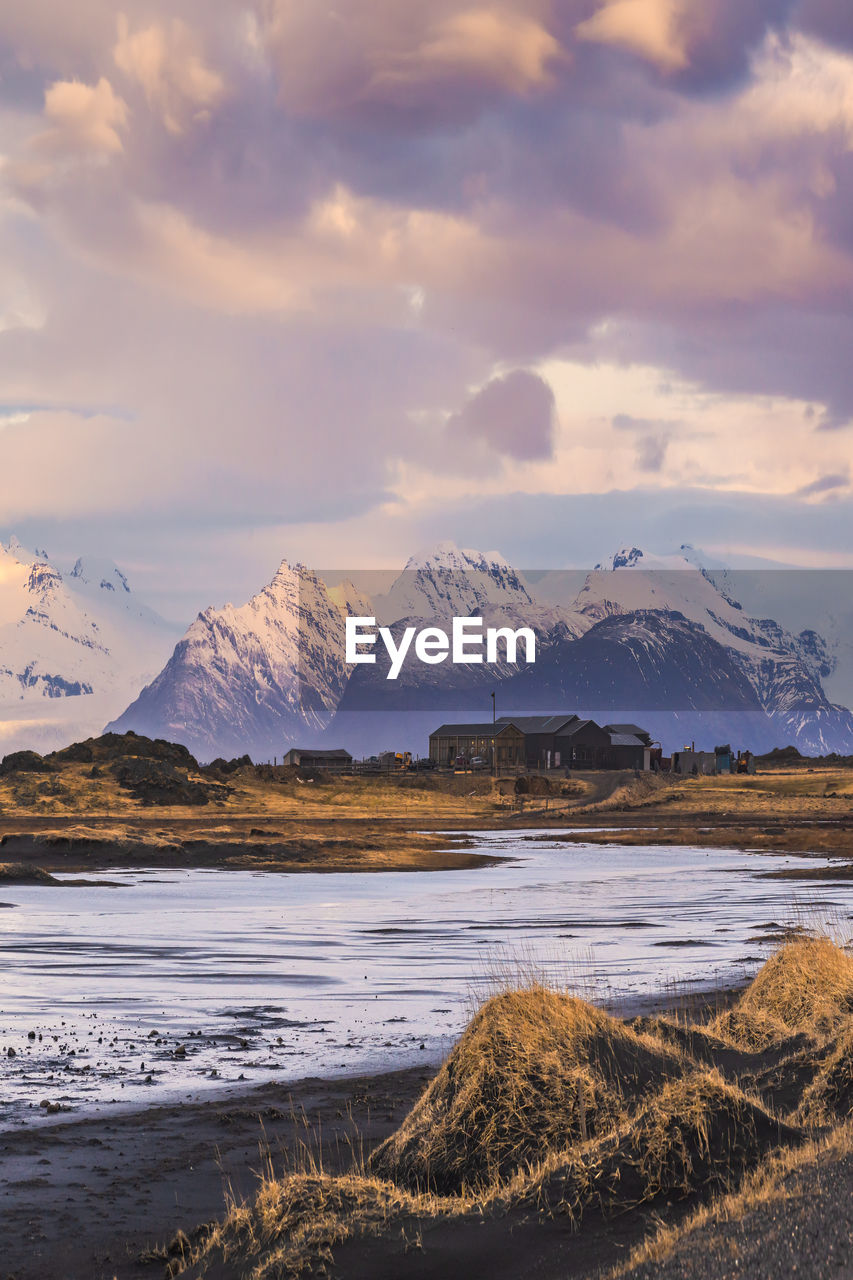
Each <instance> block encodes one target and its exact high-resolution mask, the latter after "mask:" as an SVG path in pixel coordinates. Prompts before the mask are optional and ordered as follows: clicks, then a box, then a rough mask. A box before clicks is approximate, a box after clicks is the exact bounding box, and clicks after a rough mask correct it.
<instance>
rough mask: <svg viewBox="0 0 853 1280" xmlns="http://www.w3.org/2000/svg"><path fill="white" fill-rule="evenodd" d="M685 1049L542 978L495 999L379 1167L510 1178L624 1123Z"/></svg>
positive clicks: (464, 1181) (472, 1182)
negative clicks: (668, 1044)
mask: <svg viewBox="0 0 853 1280" xmlns="http://www.w3.org/2000/svg"><path fill="white" fill-rule="evenodd" d="M683 1069H684V1066H683V1062H682V1059H681V1057H680V1056H679V1055H678V1054H676V1053H674V1052H673V1051H671V1050H668V1049H667V1048H666V1047H665V1046H663V1045H662V1044H660V1043H657V1042H656V1041H654V1040H653V1039H652V1038H651V1037H647V1036H642V1035H638V1034H637V1033H636V1032H634V1031H632V1030H631V1029H630V1028H629V1027H627V1026H625V1025H624V1024H623V1023H621V1022H617V1021H616V1020H615V1019H613V1018H610V1017H608V1016H607V1014H605V1013H602V1012H601V1011H600V1010H598V1009H595V1008H593V1007H592V1006H591V1005H589V1004H586V1003H584V1001H582V1000H577V999H575V998H574V997H572V996H567V995H563V994H560V993H558V992H554V991H549V990H547V989H545V988H544V987H541V986H533V987H530V988H528V989H526V990H521V991H512V992H506V993H505V994H503V995H498V996H495V997H493V998H492V999H491V1000H489V1001H488V1002H487V1003H486V1004H485V1005H484V1006H483V1007H482V1008H481V1009H480V1010H479V1012H478V1013H477V1014H476V1015H475V1017H474V1019H473V1020H472V1022H471V1023H470V1024H469V1026H468V1028H467V1030H466V1031H465V1033H464V1035H463V1036H462V1038H461V1040H460V1041H459V1043H458V1044H457V1045H456V1047H455V1048H454V1049H453V1051H452V1053H451V1054H450V1057H449V1058H448V1059H447V1061H446V1062H445V1063H444V1066H443V1067H442V1068H441V1070H440V1071H439V1073H438V1075H437V1076H436V1078H435V1079H434V1080H433V1081H432V1083H431V1084H430V1085H429V1086H428V1088H427V1089H426V1091H425V1092H424V1094H423V1095H422V1096H421V1098H420V1099H419V1101H418V1102H417V1104H416V1105H415V1107H414V1109H413V1110H412V1112H411V1113H410V1115H409V1116H408V1118H407V1119H406V1120H405V1122H404V1123H403V1124H402V1125H401V1127H400V1128H399V1129H398V1130H397V1132H396V1133H395V1134H393V1135H392V1136H391V1137H390V1138H389V1139H387V1141H386V1142H385V1143H383V1145H382V1146H381V1147H379V1148H378V1150H377V1151H376V1152H375V1153H374V1155H373V1158H372V1161H371V1166H372V1168H373V1170H374V1172H375V1173H377V1174H378V1175H380V1176H382V1177H387V1178H390V1179H392V1180H393V1181H394V1182H396V1183H398V1184H399V1185H401V1186H406V1187H410V1188H412V1189H419V1188H425V1189H426V1188H429V1189H431V1190H436V1191H440V1192H442V1193H454V1192H458V1191H460V1190H462V1189H464V1188H466V1187H467V1188H477V1187H479V1188H482V1187H486V1186H489V1185H491V1184H493V1183H495V1182H496V1181H499V1180H503V1179H506V1178H507V1177H509V1176H511V1175H512V1174H514V1173H515V1172H516V1171H517V1170H519V1169H522V1168H524V1167H525V1166H526V1165H528V1164H530V1163H532V1162H534V1161H537V1160H540V1159H541V1158H542V1156H543V1154H545V1153H546V1152H547V1151H548V1150H561V1151H564V1150H566V1149H567V1148H568V1147H570V1146H571V1145H572V1144H573V1143H576V1142H583V1141H586V1140H587V1139H589V1138H593V1137H595V1136H596V1135H598V1134H600V1133H603V1132H605V1131H607V1130H609V1129H612V1128H613V1127H614V1126H616V1125H618V1124H619V1123H620V1122H621V1121H623V1120H624V1119H625V1118H626V1116H627V1115H628V1113H629V1111H630V1109H631V1107H632V1104H635V1103H636V1101H637V1099H638V1098H640V1097H641V1096H642V1094H643V1093H644V1092H645V1091H646V1090H647V1089H649V1088H655V1087H657V1086H659V1085H660V1084H661V1083H662V1082H663V1081H665V1080H667V1079H669V1078H671V1077H674V1076H677V1075H679V1074H680V1073H681V1072H682V1071H683Z"/></svg>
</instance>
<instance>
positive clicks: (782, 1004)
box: [709, 938, 853, 1051]
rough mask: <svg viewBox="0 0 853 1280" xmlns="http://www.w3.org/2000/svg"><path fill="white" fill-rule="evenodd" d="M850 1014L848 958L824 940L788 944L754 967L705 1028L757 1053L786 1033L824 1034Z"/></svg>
mask: <svg viewBox="0 0 853 1280" xmlns="http://www.w3.org/2000/svg"><path fill="white" fill-rule="evenodd" d="M851 1013H853V958H852V957H850V956H849V955H847V953H846V952H845V951H843V950H842V949H841V948H840V947H838V946H836V945H835V944H834V943H833V942H830V940H829V939H828V938H799V939H797V940H796V941H794V942H789V943H787V944H786V945H785V946H784V947H782V948H781V949H780V950H779V951H777V952H776V954H775V955H774V956H771V958H770V959H769V960H768V961H767V963H766V964H765V965H763V966H762V968H761V969H760V970H759V971H758V973H757V974H756V976H755V978H754V979H753V980H752V982H751V983H750V985H749V986H748V987H747V989H746V991H745V992H744V993H743V995H742V996H741V998H740V1000H738V1002H737V1004H736V1005H735V1006H734V1008H732V1009H729V1010H727V1012H725V1013H723V1014H720V1015H719V1017H717V1018H715V1019H714V1021H713V1022H712V1023H711V1026H710V1028H709V1029H710V1031H711V1032H712V1033H713V1034H714V1035H718V1036H720V1037H721V1038H722V1039H724V1040H728V1041H729V1042H730V1043H733V1044H735V1045H738V1046H739V1047H741V1048H744V1049H749V1050H753V1051H760V1050H762V1049H765V1048H767V1047H768V1046H769V1045H772V1044H774V1043H775V1042H777V1041H780V1040H784V1039H785V1038H786V1037H788V1036H792V1035H796V1034H798V1033H805V1034H807V1035H813V1036H818V1037H823V1036H827V1035H831V1034H832V1033H833V1032H835V1031H837V1030H838V1029H839V1027H840V1026H841V1025H842V1023H843V1022H844V1021H845V1020H846V1019H847V1018H848V1017H849V1016H850V1014H851Z"/></svg>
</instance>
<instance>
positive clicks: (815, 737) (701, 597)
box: [575, 546, 853, 754]
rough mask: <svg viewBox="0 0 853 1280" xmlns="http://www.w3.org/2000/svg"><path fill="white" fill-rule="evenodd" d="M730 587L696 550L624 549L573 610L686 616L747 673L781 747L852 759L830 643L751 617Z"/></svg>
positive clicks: (590, 580) (593, 615)
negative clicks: (827, 688)
mask: <svg viewBox="0 0 853 1280" xmlns="http://www.w3.org/2000/svg"><path fill="white" fill-rule="evenodd" d="M771 572H772V571H771ZM732 585H733V579H732V578H727V577H726V576H725V575H724V574H723V575H721V574H720V572H719V571H715V570H712V569H709V568H706V567H705V565H704V559H703V557H702V555H701V553H698V552H696V551H695V550H694V549H693V548H692V547H686V546H685V547H682V548H681V549H680V551H679V553H678V554H676V555H674V556H664V557H661V556H650V555H648V554H646V553H645V552H644V551H642V550H641V549H640V548H638V547H623V548H621V549H620V550H619V551H617V553H616V554H615V555H614V556H613V558H612V560H611V562H610V563H609V565H608V566H607V567H603V566H598V567H597V568H596V569H595V570H593V572H592V573H591V574H589V576H588V577H587V580H586V582H585V583H584V586H583V588H582V589H581V591H580V592H579V594H578V596H577V599H576V600H575V606H576V608H577V609H578V610H579V611H580V613H581V614H582V615H583V616H584V617H586V618H588V619H590V620H592V621H594V622H599V621H601V619H603V618H606V617H609V616H612V615H613V614H620V615H625V614H634V613H637V612H638V611H640V612H648V611H655V612H658V613H664V614H680V615H682V616H683V617H685V618H687V619H688V620H690V621H691V622H693V623H696V624H698V625H699V626H700V627H701V628H702V630H703V631H704V632H705V633H706V634H707V635H708V636H710V638H711V639H712V640H714V641H716V642H717V644H718V645H719V646H720V647H721V649H723V650H724V651H725V652H726V655H727V657H728V658H729V659H731V660H732V661H733V662H734V663H735V664H736V665H737V667H738V668H739V669H740V671H742V672H743V674H744V675H745V677H746V678H747V680H748V681H749V683H750V685H751V686H752V688H753V689H754V691H755V693H756V695H757V697H758V699H759V702H760V704H761V706H762V708H763V709H764V711H765V712H766V714H767V715H768V717H769V719H770V721H771V722H772V724H773V726H774V728H775V729H776V731H777V733H778V735H779V738H780V741H781V740H784V741H785V742H786V743H787V742H792V743H794V744H795V745H796V746H798V747H799V748H800V750H801V751H803V752H804V753H806V754H826V753H828V752H831V751H839V752H844V753H846V752H849V751H850V750H851V749H853V715H851V712H850V711H849V710H848V709H847V708H846V707H843V706H837V705H834V704H833V703H831V702H830V700H829V698H828V697H827V695H826V693H825V692H824V689H823V685H822V680H823V679H824V678H826V677H827V676H828V675H829V674H830V672H831V670H832V665H833V662H832V656H831V654H830V651H829V648H828V646H827V644H826V642H825V641H824V640H823V638H822V637H821V636H820V635H818V633H817V632H816V631H814V630H813V629H811V628H808V629H805V630H803V631H801V632H800V633H799V634H793V633H792V632H790V631H786V630H785V628H784V627H782V626H780V624H779V623H778V622H776V621H775V620H774V619H772V618H753V617H750V616H749V615H748V614H747V613H746V611H745V610H744V608H743V606H742V604H741V603H740V601H739V600H737V599H735V598H734V596H733V595H731V594H729V592H728V591H727V589H726V587H727V586H729V587H731V586H732Z"/></svg>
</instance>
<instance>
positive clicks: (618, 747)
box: [605, 726, 651, 769]
mask: <svg viewBox="0 0 853 1280" xmlns="http://www.w3.org/2000/svg"><path fill="white" fill-rule="evenodd" d="M605 732H607V734H608V736H609V738H610V750H609V751H608V753H607V760H608V763H607V766H606V767H607V768H609V769H648V768H650V756H651V752H650V748H649V747H648V746H647V744H646V743H645V742H644V741H643V739H642V738H641V737H640V736H639V734H637V733H615V732H614V731H613V729H612V727H611V726H608V727H607V729H606V730H605ZM648 736H649V735H648V734H644V737H646V738H647V737H648Z"/></svg>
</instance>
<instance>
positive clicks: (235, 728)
mask: <svg viewBox="0 0 853 1280" xmlns="http://www.w3.org/2000/svg"><path fill="white" fill-rule="evenodd" d="M337 597H338V599H343V600H345V601H347V605H346V606H345V607H347V608H349V607H352V606H355V607H359V608H363V607H365V606H366V604H367V603H368V602H367V601H365V600H364V599H363V597H361V596H360V595H359V593H358V592H357V591H356V589H355V588H354V587H352V584H347V585H346V587H345V589H344V590H343V591H342V592H341V591H340V590H339V591H338V592H337ZM347 675H348V671H347V667H346V664H345V661H344V627H343V618H342V610H341V607H340V606H339V604H338V603H336V600H335V598H333V595H332V593H330V591H329V589H328V588H327V587H326V585H325V583H323V582H322V581H321V580H320V579H319V578H318V577H317V576H316V574H314V573H312V572H311V571H310V570H308V569H305V568H303V567H302V566H301V565H296V566H291V565H289V564H288V563H287V561H282V564H281V567H280V568H279V570H278V572H277V573H276V575H275V577H274V578H273V580H272V582H271V583H270V584H269V586H267V587H264V589H263V590H262V591H260V592H259V593H258V594H257V595H256V596H253V597H252V599H251V600H250V601H249V602H248V604H245V605H243V606H241V607H240V608H235V607H234V606H233V605H231V604H227V605H226V606H225V607H224V608H222V609H213V608H210V609H206V610H205V611H204V613H200V614H199V616H198V617H197V618H196V620H195V622H194V623H193V624H192V626H191V627H190V628H189V630H188V631H187V633H186V635H185V636H184V638H183V639H182V640H181V641H180V643H179V644H178V645H177V647H176V648H175V651H174V653H173V654H172V657H171V658H170V659H169V661H168V663H167V664H166V666H165V667H164V668H163V670H162V671H161V672H160V674H159V675H158V676H157V678H156V679H155V680H154V681H153V682H152V683H151V684H150V685H148V686H147V687H146V688H145V689H143V690H142V692H141V693H140V695H139V697H138V698H137V699H136V701H135V702H134V703H133V704H132V705H131V706H129V707H128V708H127V710H126V711H125V712H124V714H123V715H121V716H120V717H119V718H118V720H116V721H115V722H114V723H113V724H111V725H110V726H109V728H110V729H112V730H116V731H117V732H123V731H124V730H126V729H133V730H135V731H136V732H137V733H145V734H148V735H150V736H152V737H165V738H169V739H171V740H172V741H177V742H182V743H184V744H185V745H186V746H188V747H189V748H190V750H191V751H193V753H194V754H195V755H197V756H199V757H200V758H201V759H203V760H210V759H212V758H213V757H215V756H218V755H225V756H235V755H243V754H244V753H245V752H249V754H251V755H252V757H253V758H254V759H256V760H266V759H270V760H272V759H273V758H274V757H275V756H282V755H283V754H284V752H285V751H286V750H287V746H288V745H289V744H290V743H292V742H294V741H296V740H297V739H300V740H301V741H302V742H303V743H304V741H305V739H306V738H312V737H316V735H317V733H318V732H319V731H320V730H321V729H322V728H323V727H324V726H325V725H326V724H327V723H328V721H329V720H330V719H331V717H332V715H333V713H334V711H335V708H336V707H337V705H338V702H339V700H340V698H341V695H342V693H343V690H344V686H345V684H346V680H347Z"/></svg>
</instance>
